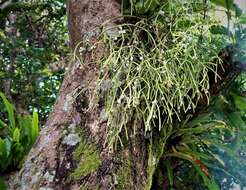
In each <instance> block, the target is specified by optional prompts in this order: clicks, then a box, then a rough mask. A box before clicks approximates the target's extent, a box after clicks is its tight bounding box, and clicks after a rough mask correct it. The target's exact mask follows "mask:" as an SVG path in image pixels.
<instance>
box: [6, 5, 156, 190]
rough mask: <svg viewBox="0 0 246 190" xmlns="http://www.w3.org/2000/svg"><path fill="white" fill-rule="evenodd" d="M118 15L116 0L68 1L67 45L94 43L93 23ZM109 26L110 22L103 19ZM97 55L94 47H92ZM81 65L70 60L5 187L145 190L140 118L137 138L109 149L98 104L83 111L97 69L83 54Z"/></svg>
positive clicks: (146, 150)
mask: <svg viewBox="0 0 246 190" xmlns="http://www.w3.org/2000/svg"><path fill="white" fill-rule="evenodd" d="M118 16H120V3H119V2H118V1H117V0H104V1H102V0H70V1H69V3H68V18H69V19H68V20H69V23H68V26H69V31H70V38H71V47H72V48H73V49H74V48H75V47H76V44H77V43H78V42H80V41H81V40H82V39H85V38H88V39H89V42H91V43H93V42H95V41H96V37H97V35H98V27H99V26H100V25H101V24H102V23H104V22H105V21H109V20H110V19H112V18H116V17H118ZM108 24H109V25H110V26H112V25H114V24H115V23H114V22H113V21H109V22H108ZM98 53H100V47H99V48H98ZM83 57H84V60H85V63H84V64H83V65H81V63H80V62H79V61H75V62H74V63H72V64H71V65H70V67H69V70H68V72H67V73H66V76H65V78H64V81H63V84H62V86H61V89H60V92H59V97H58V99H57V101H56V103H55V106H54V109H53V112H52V113H51V114H50V116H49V118H48V121H47V123H46V125H45V127H44V128H43V129H42V131H41V134H40V136H39V139H38V140H37V142H36V144H35V145H34V147H33V149H32V150H31V152H30V154H29V156H28V158H27V160H26V162H25V164H24V167H23V168H22V170H21V171H20V172H19V173H18V175H17V176H16V178H15V181H13V180H12V181H11V183H10V186H11V187H10V189H16V190H17V189H18V190H20V189H21V190H31V189H42V190H45V189H46V190H48V189H49V190H52V189H53V190H56V189H57V190H63V189H64V190H69V189H73V190H76V189H93V190H94V189H105V190H108V189H129V190H130V189H138V190H141V189H150V186H151V178H152V175H153V171H154V167H155V165H156V162H155V160H156V157H154V156H153V155H150V152H152V151H150V150H151V146H149V145H148V144H150V143H148V142H149V140H148V139H146V138H145V137H144V131H143V129H144V127H143V126H142V125H143V124H141V122H134V121H133V122H131V123H130V124H129V125H137V128H138V130H139V132H138V135H137V136H132V137H131V138H130V139H129V140H128V142H127V143H125V146H124V148H122V147H121V148H119V149H118V150H117V151H114V152H112V151H111V150H109V149H108V148H107V147H106V146H104V142H105V139H106V135H107V134H106V132H107V128H106V127H107V126H106V124H107V119H106V118H105V109H104V107H103V105H100V103H99V104H98V106H97V107H96V108H95V109H93V111H92V110H88V109H87V108H88V105H89V104H90V103H91V101H92V98H91V97H92V96H93V91H94V89H95V86H96V80H97V76H98V67H97V65H96V64H93V63H91V60H92V59H93V58H92V56H91V54H90V53H89V52H87V53H85V54H84V55H83Z"/></svg>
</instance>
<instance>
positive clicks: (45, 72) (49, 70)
mask: <svg viewBox="0 0 246 190" xmlns="http://www.w3.org/2000/svg"><path fill="white" fill-rule="evenodd" d="M15 3H18V4H25V5H28V7H29V8H28V9H23V8H20V9H14V10H11V9H10V7H9V9H10V10H9V11H8V14H6V16H4V17H1V14H0V17H1V23H0V81H2V82H3V83H2V84H3V85H2V86H1V87H0V90H1V91H4V92H5V93H6V94H8V96H9V94H10V95H11V97H12V98H11V97H10V96H9V98H11V99H13V100H14V101H13V104H14V105H15V106H16V104H21V106H22V108H23V109H24V110H27V111H29V112H30V113H32V112H33V111H37V112H38V113H39V116H40V121H41V123H44V121H45V119H46V118H47V116H48V113H49V112H50V111H51V109H52V105H53V103H54V101H55V99H56V94H57V92H58V90H59V86H60V84H61V81H62V78H63V73H64V69H65V66H66V62H67V61H66V56H67V54H68V53H69V48H68V44H67V43H66V41H67V40H68V34H67V24H66V23H67V20H66V8H65V2H64V1H63V0H55V1H50V0H37V1H34V2H30V1H28V2H23V1H15V2H13V4H15ZM11 11H12V13H11ZM5 84H10V85H9V89H8V88H7V91H6V86H7V85H5ZM16 107H17V106H16Z"/></svg>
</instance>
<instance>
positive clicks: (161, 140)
mask: <svg viewBox="0 0 246 190" xmlns="http://www.w3.org/2000/svg"><path fill="white" fill-rule="evenodd" d="M171 130H172V127H171V126H170V125H167V126H165V128H163V129H162V130H161V131H160V132H159V134H153V136H154V138H153V137H152V138H151V140H150V143H149V146H148V166H147V181H146V186H145V189H146V190H150V189H151V186H152V181H153V175H154V173H155V171H156V169H157V166H158V163H159V160H160V158H161V156H162V155H163V152H164V147H165V144H166V139H167V138H168V136H169V135H170V133H171Z"/></svg>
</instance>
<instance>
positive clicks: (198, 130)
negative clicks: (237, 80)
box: [162, 91, 246, 190]
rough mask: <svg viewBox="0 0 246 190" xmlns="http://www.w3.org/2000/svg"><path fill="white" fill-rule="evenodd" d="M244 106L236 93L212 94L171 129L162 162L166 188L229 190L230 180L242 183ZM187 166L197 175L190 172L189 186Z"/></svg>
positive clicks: (240, 96) (231, 183)
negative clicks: (196, 112)
mask: <svg viewBox="0 0 246 190" xmlns="http://www.w3.org/2000/svg"><path fill="white" fill-rule="evenodd" d="M245 106H246V98H245V97H244V96H242V95H240V94H239V92H234V91H231V92H230V93H229V94H227V95H225V96H222V95H221V96H218V97H216V98H215V99H214V100H213V101H212V103H211V104H210V106H209V107H208V108H206V109H205V110H204V111H203V112H201V113H199V115H198V116H197V117H195V118H192V119H189V117H188V119H187V120H186V121H184V122H182V123H181V124H180V125H178V126H177V127H175V128H174V130H173V131H172V134H170V137H169V139H168V140H167V146H166V150H165V151H164V152H165V153H164V154H163V161H162V164H163V163H164V164H165V166H166V173H167V176H168V179H169V183H170V187H175V189H182V188H181V187H183V186H185V187H189V186H190V188H195V187H197V186H200V187H202V185H201V184H204V185H205V186H206V187H207V188H208V189H209V190H216V189H229V188H230V187H232V185H233V183H237V184H240V185H242V186H245V185H246V183H245V182H246V178H245V168H246V162H245V160H244V156H243V155H244V154H245V148H244V146H245V143H246V141H245V135H246V128H245V126H246V119H245V114H246V112H245V111H246V110H245ZM173 142H175V143H173ZM181 160H184V161H185V162H184V161H181ZM187 162H189V163H190V164H188V163H187ZM170 163H172V164H170ZM174 163H178V164H174ZM191 165H192V166H193V168H194V170H196V172H197V174H199V175H198V176H197V177H194V176H193V175H192V176H193V183H192V185H193V186H192V185H189V184H188V183H187V182H188V181H189V179H188V177H187V176H185V175H187V174H186V173H185V171H186V169H185V170H184V168H185V167H188V168H189V167H190V166H191ZM183 170H184V171H183ZM189 170H192V169H191V168H190V169H189ZM195 176H196V175H195ZM174 177H175V180H174V179H173V178H174ZM179 179H182V180H179ZM225 179H226V180H225ZM201 180H202V181H203V183H201ZM223 181H227V184H223V183H224V182H223ZM199 184H200V185H199ZM217 184H218V185H217Z"/></svg>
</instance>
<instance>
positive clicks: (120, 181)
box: [115, 159, 134, 189]
mask: <svg viewBox="0 0 246 190" xmlns="http://www.w3.org/2000/svg"><path fill="white" fill-rule="evenodd" d="M115 177H116V181H117V187H116V189H132V187H133V186H134V184H133V179H132V167H131V160H130V159H128V160H126V161H123V163H122V166H121V167H120V168H119V169H118V170H117V173H116V176H115Z"/></svg>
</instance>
